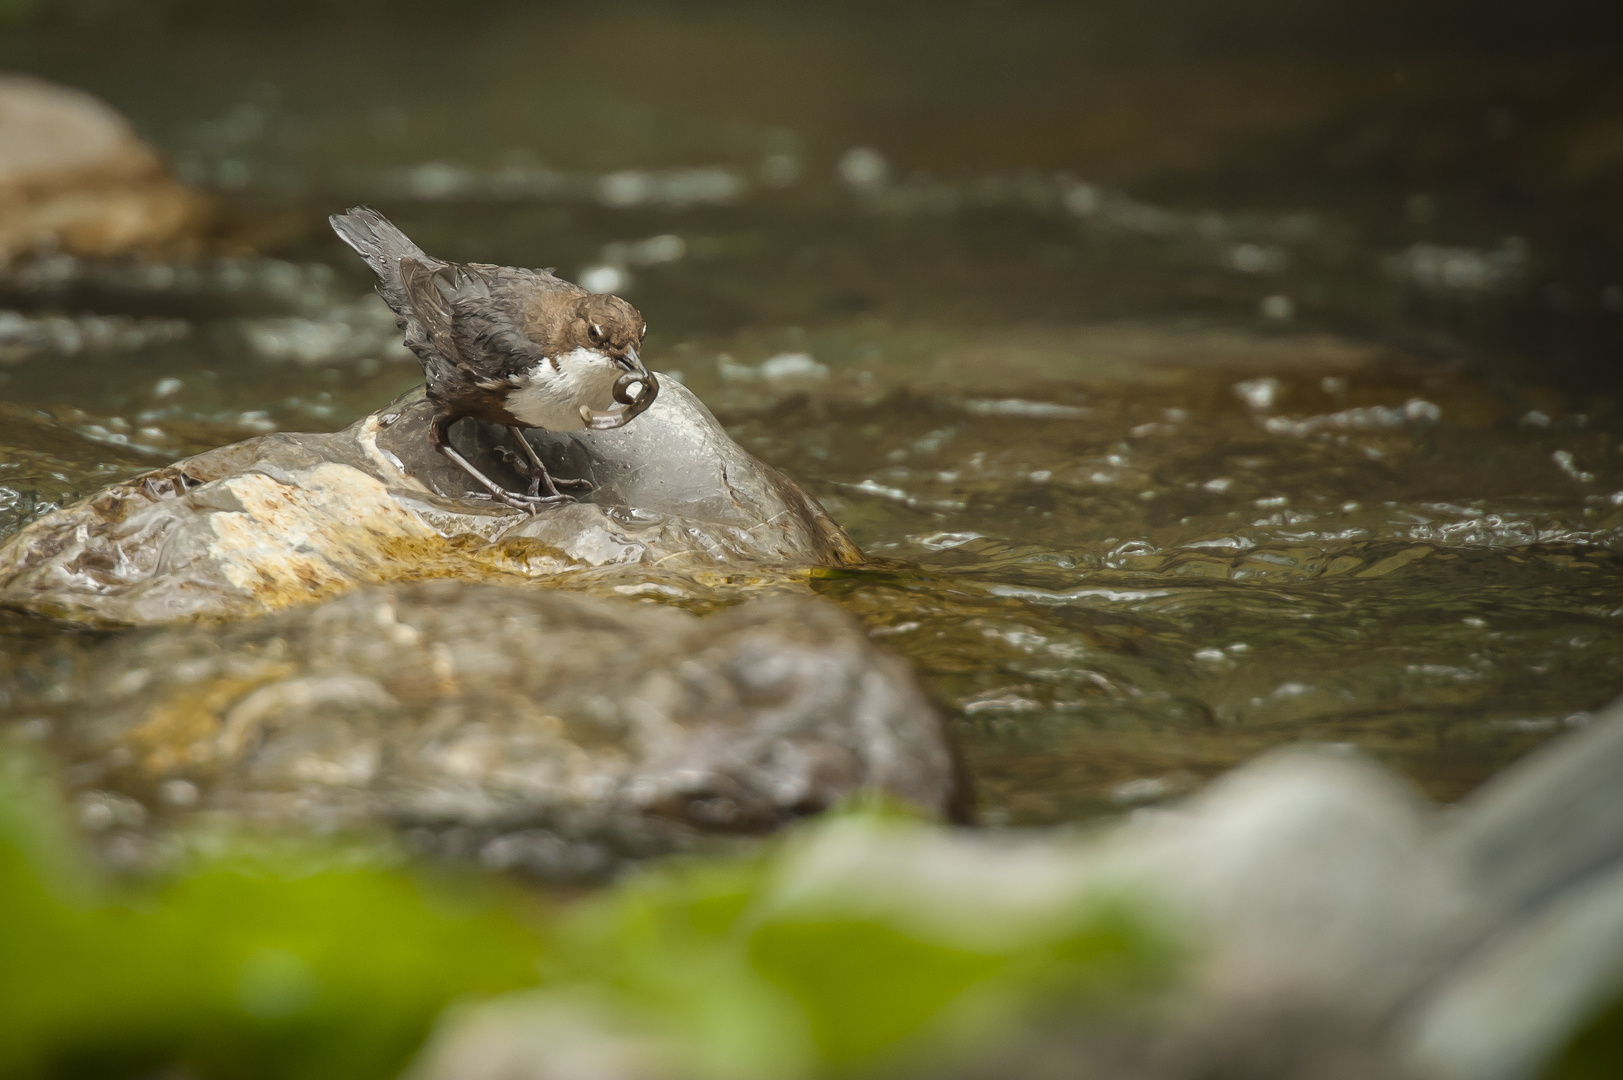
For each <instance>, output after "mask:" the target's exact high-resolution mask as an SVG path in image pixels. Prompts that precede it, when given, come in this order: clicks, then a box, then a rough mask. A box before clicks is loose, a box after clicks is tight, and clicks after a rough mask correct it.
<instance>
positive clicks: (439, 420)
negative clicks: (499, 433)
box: [428, 413, 574, 514]
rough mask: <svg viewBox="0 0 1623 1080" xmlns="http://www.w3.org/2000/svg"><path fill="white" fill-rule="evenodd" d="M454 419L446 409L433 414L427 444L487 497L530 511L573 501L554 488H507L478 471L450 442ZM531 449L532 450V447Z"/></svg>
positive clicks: (533, 511)
mask: <svg viewBox="0 0 1623 1080" xmlns="http://www.w3.org/2000/svg"><path fill="white" fill-rule="evenodd" d="M457 419H458V418H457V417H454V416H448V415H446V414H445V413H439V414H438V415H436V416H435V417H434V419H433V421H432V422H431V423H430V424H429V425H428V442H429V445H430V446H432V447H433V448H434V449H436V450H438V451H439V452H440V453H442V454H444V455H445V456H446V457H448V458H450V459H451V460H452V461H454V462H456V464H457V466H458V467H459V468H460V469H461V470H462V471H463V472H465V473H467V474H468V475H469V476H471V477H473V479H474V480H475V481H477V482H478V484H479V486H480V487H482V488H484V489H485V490H486V491H488V492H490V498H492V499H494V500H496V501H497V502H500V503H506V504H507V505H508V506H513V507H517V508H518V509H520V510H528V511H529V512H530V513H532V514H533V513H535V512H536V511H537V510H539V509H540V508H541V507H543V506H551V505H552V504H553V503H560V502H572V501H574V500H573V499H572V498H571V497H570V496H568V495H560V494H558V492H557V491H556V490H554V491H553V493H552V494H551V495H520V494H519V493H518V492H516V491H508V490H507V489H506V488H504V487H502V486H501V485H500V484H498V483H496V481H494V480H492V479H491V478H490V477H488V476H486V475H485V474H484V473H482V472H480V471H479V469H478V468H477V467H476V466H475V465H474V463H473V462H471V461H469V460H468V459H467V458H465V457H463V456H462V455H461V454H459V453H458V452H457V450H456V448H455V447H453V446H452V445H451V438H450V436H451V425H452V424H454V423H456V421H457ZM531 452H532V453H533V452H534V451H533V449H532V451H531Z"/></svg>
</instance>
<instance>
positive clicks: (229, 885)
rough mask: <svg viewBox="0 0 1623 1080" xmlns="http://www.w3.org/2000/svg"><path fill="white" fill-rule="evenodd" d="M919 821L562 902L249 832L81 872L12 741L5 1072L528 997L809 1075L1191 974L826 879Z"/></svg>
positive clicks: (1100, 931)
mask: <svg viewBox="0 0 1623 1080" xmlns="http://www.w3.org/2000/svg"><path fill="white" fill-rule="evenodd" d="M927 831H928V830H927V829H926V828H925V827H923V826H920V825H918V824H916V823H913V822H909V821H906V820H901V819H897V818H893V817H886V816H884V815H874V814H866V815H863V814H855V815H846V816H843V817H836V818H835V819H833V820H832V821H830V822H828V823H826V824H820V825H814V826H812V827H810V828H808V829H805V830H802V831H801V832H800V833H798V834H796V835H794V836H791V837H790V838H788V839H787V840H785V841H782V842H780V843H777V844H775V845H773V846H772V847H771V848H769V849H768V850H765V851H763V852H762V853H760V854H758V855H755V856H751V857H745V858H732V859H710V860H683V861H673V862H668V863H666V864H664V865H663V866H660V867H657V868H654V869H651V870H649V871H646V872H644V873H641V874H638V875H636V876H634V877H633V878H631V879H630V880H628V881H626V882H624V883H622V884H621V885H618V886H615V887H614V888H611V889H608V890H606V891H604V892H603V893H601V894H599V895H597V896H595V897H592V898H589V899H587V900H584V901H580V902H578V903H576V904H573V905H571V906H570V907H569V909H568V910H565V911H561V912H554V913H552V914H550V915H543V913H541V912H540V911H539V910H538V909H537V906H536V904H535V903H534V901H533V900H532V899H529V898H527V897H526V895H525V894H523V893H521V892H520V891H519V890H517V889H516V888H510V887H506V886H500V885H496V884H492V883H490V882H488V881H481V880H473V879H469V880H464V881H462V882H460V883H459V884H458V885H457V887H456V889H455V892H456V894H457V895H455V896H453V895H452V891H453V890H452V887H451V883H450V882H447V881H445V880H443V879H439V880H436V879H433V878H431V877H428V876H425V875H423V874H420V873H411V872H408V871H407V870H405V869H402V868H400V867H399V866H395V865H391V864H390V863H389V862H388V861H387V860H386V859H385V858H383V857H381V856H379V855H378V854H377V853H376V852H373V853H370V854H368V853H367V852H365V851H363V850H360V849H349V850H344V849H336V848H331V847H329V848H325V849H321V850H314V851H312V850H306V851H303V852H293V851H289V850H286V849H276V850H272V851H271V852H270V853H269V854H267V853H266V852H265V851H264V850H260V851H259V852H258V853H257V854H245V853H244V850H243V849H242V848H241V847H240V846H239V848H238V849H237V850H236V851H235V852H232V851H226V852H223V853H220V854H216V855H213V856H209V857H206V858H200V859H198V860H197V861H196V862H195V863H194V864H193V865H192V866H191V867H190V869H188V870H187V871H185V872H184V873H181V874H178V875H176V876H175V877H173V878H172V879H171V880H168V881H166V882H164V883H162V884H160V885H155V886H151V887H147V888H143V889H140V890H129V889H118V888H114V887H112V886H110V885H109V884H107V883H106V882H103V881H99V880H98V879H97V878H96V877H95V875H93V874H92V873H91V872H89V871H88V870H87V869H86V867H85V865H84V862H83V858H82V855H81V853H80V850H79V847H78V842H77V839H76V838H75V837H74V836H73V835H72V832H71V830H69V829H68V828H66V827H65V826H64V824H63V821H62V817H61V814H60V810H59V808H58V807H57V805H56V804H55V802H54V801H53V798H52V793H51V792H50V790H49V789H48V788H47V787H46V786H45V785H43V784H41V783H40V782H39V781H38V780H37V779H36V778H35V774H34V773H31V772H30V771H29V770H27V769H25V768H23V767H22V766H21V765H19V764H18V762H17V761H16V760H15V758H12V759H10V760H8V759H6V758H5V757H4V756H3V755H0V920H3V921H0V926H3V931H0V1077H6V1078H11V1077H17V1078H23V1077H29V1078H33V1077H80V1076H83V1077H91V1076H94V1077H97V1078H111V1077H120V1076H139V1075H149V1074H150V1073H151V1071H152V1070H153V1069H154V1068H156V1067H160V1066H168V1065H178V1066H181V1067H183V1068H184V1070H185V1074H186V1075H189V1076H200V1077H211V1078H212V1077H219V1078H234V1077H242V1078H261V1077H263V1078H271V1077H287V1078H294V1077H297V1078H300V1080H311V1078H316V1080H319V1078H322V1077H334V1078H337V1077H344V1078H347V1080H359V1078H367V1077H387V1076H393V1075H396V1074H397V1073H398V1072H399V1071H400V1070H401V1068H402V1067H403V1066H404V1065H405V1064H406V1063H407V1062H408V1061H409V1060H410V1058H411V1056H412V1054H413V1053H414V1051H415V1050H416V1049H417V1047H418V1046H419V1045H420V1044H421V1043H422V1041H423V1039H424V1037H425V1036H426V1035H427V1034H428V1032H429V1030H430V1027H431V1025H432V1024H433V1022H434V1020H435V1018H436V1016H438V1015H439V1014H440V1012H441V1010H442V1009H443V1008H444V1007H445V1006H446V1005H448V1004H451V1003H453V1002H456V1001H458V1000H462V1001H466V1000H469V999H475V1000H476V999H478V998H479V997H481V996H484V995H491V994H496V993H500V992H502V991H507V990H512V989H516V988H522V987H545V988H547V990H546V993H547V994H551V995H552V996H553V997H559V996H563V997H568V996H569V995H576V996H578V997H580V998H582V999H585V998H590V999H591V1000H592V1001H594V1002H598V1003H604V1002H606V1003H607V1004H608V1008H609V1009H610V1010H611V1011H612V1013H613V1014H614V1015H613V1019H614V1022H615V1023H616V1024H619V1025H621V1026H624V1027H629V1028H633V1029H635V1030H638V1031H642V1032H646V1033H647V1034H649V1035H650V1036H652V1037H655V1038H657V1039H660V1040H662V1042H663V1044H664V1045H667V1046H669V1047H670V1048H671V1053H672V1054H673V1055H675V1056H676V1057H679V1058H681V1059H682V1060H681V1061H680V1062H679V1065H680V1066H682V1067H683V1071H686V1072H689V1073H690V1074H691V1075H696V1076H701V1077H740V1078H741V1077H745V1076H762V1075H774V1076H786V1077H793V1076H803V1077H812V1076H817V1075H831V1074H837V1073H841V1072H844V1071H847V1070H848V1069H849V1068H851V1067H853V1066H860V1067H872V1066H875V1065H883V1064H884V1063H885V1062H886V1061H887V1060H890V1059H893V1058H895V1057H897V1056H903V1055H909V1054H911V1053H914V1052H916V1051H917V1050H918V1048H919V1047H920V1046H922V1045H924V1044H926V1043H928V1044H931V1045H934V1046H937V1047H940V1046H943V1045H947V1044H952V1045H958V1044H960V1043H961V1042H962V1041H963V1040H966V1039H973V1038H974V1037H975V1035H976V1034H977V1033H980V1034H981V1035H985V1034H987V1033H988V1032H990V1031H991V1030H993V1029H995V1028H996V1026H997V1024H998V1022H999V1019H1000V1018H1007V1017H1008V1016H1010V1015H1012V1014H1015V1013H1019V1012H1023V1011H1025V1010H1027V1009H1028V1008H1029V1007H1031V1006H1032V1005H1033V1004H1034V1003H1037V1002H1046V1003H1054V1002H1061V1001H1070V1002H1075V1001H1077V1000H1089V1001H1096V1000H1098V999H1099V998H1100V997H1101V996H1111V997H1116V996H1120V995H1133V994H1137V993H1138V992H1140V991H1143V990H1146V989H1150V988H1153V987H1154V986H1156V985H1158V984H1160V983H1161V982H1163V981H1164V979H1165V977H1166V976H1167V975H1168V974H1169V973H1170V972H1171V971H1172V970H1173V969H1174V967H1175V965H1176V960H1177V954H1176V952H1175V950H1172V949H1170V948H1169V947H1168V946H1167V945H1166V944H1165V942H1164V939H1163V938H1162V937H1160V936H1158V935H1157V934H1156V933H1155V932H1153V931H1152V929H1151V928H1150V927H1149V926H1148V925H1147V924H1146V923H1145V921H1144V920H1143V919H1142V918H1141V917H1139V916H1138V915H1136V914H1135V913H1134V912H1133V910H1132V909H1131V908H1130V907H1129V906H1127V905H1125V904H1123V903H1119V902H1106V901H1097V902H1088V903H1077V902H1075V899H1074V897H1073V898H1072V899H1070V900H1064V899H1063V898H1062V902H1060V903H1058V904H1055V903H1052V902H1049V903H1047V904H1046V906H1045V905H1044V904H1043V903H1038V904H1036V905H1035V906H1033V905H1031V904H1026V906H1025V907H1021V906H1020V905H1019V903H1017V904H1016V905H1015V906H1014V907H1013V908H1010V907H1008V906H1007V905H1004V906H1003V907H1002V908H999V909H998V910H996V911H974V910H969V909H963V910H959V909H956V908H954V907H953V906H952V900H951V898H950V897H948V898H946V900H947V902H946V903H945V905H944V906H943V905H942V904H941V902H940V901H941V900H942V897H941V896H940V895H939V893H940V890H934V893H935V895H933V896H932V895H931V894H929V893H926V892H917V891H916V892H913V893H908V891H907V889H906V888H905V887H901V888H899V887H897V881H899V880H901V879H900V878H897V879H896V880H893V881H891V882H890V883H889V884H887V883H886V882H885V881H883V880H880V881H875V880H874V877H875V875H873V874H872V873H869V872H866V871H865V872H862V873H858V874H855V875H850V874H847V875H846V876H845V877H844V878H842V877H840V875H839V874H838V873H834V874H832V875H830V874H829V873H825V872H824V870H823V869H819V868H820V867H821V868H824V869H826V868H827V866H829V865H836V869H837V864H838V862H839V857H841V856H843V855H844V853H847V852H850V851H853V850H857V849H861V848H863V845H868V846H869V847H870V848H872V846H873V845H874V844H876V843H877V844H879V845H880V846H881V847H882V846H883V844H885V843H900V844H903V845H905V844H906V843H909V842H910V841H909V839H908V838H909V837H912V836H917V835H920V834H923V833H926V832H927ZM870 853H871V852H870ZM831 855H832V856H835V858H834V859H833V863H832V864H831V863H830V857H831ZM819 860H821V862H819ZM883 876H884V875H882V874H881V875H879V877H880V878H883ZM830 880H832V881H833V882H834V885H833V887H831V888H822V889H821V890H819V888H817V887H816V886H817V885H818V884H819V883H824V882H828V881H830ZM853 881H855V882H858V883H861V882H868V883H869V884H871V885H872V886H873V887H872V888H871V889H870V888H868V887H867V886H864V885H860V884H859V885H858V886H856V887H853V886H852V884H851V883H852V882H853ZM808 882H810V883H811V884H812V886H813V887H811V888H809V889H808V888H807V883H808ZM921 897H925V898H926V899H922V900H921ZM931 904H934V905H935V906H936V907H937V909H938V910H936V911H934V913H933V914H932V913H930V912H925V911H923V910H922V908H923V907H928V906H930V905H931ZM955 1040H956V1041H955Z"/></svg>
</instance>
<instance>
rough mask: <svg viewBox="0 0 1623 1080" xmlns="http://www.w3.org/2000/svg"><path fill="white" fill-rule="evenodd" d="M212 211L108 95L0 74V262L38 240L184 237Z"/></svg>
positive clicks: (104, 251) (72, 242)
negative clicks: (174, 173) (106, 98)
mask: <svg viewBox="0 0 1623 1080" xmlns="http://www.w3.org/2000/svg"><path fill="white" fill-rule="evenodd" d="M211 213H212V208H211V204H210V203H209V200H208V199H207V198H206V197H204V196H203V195H201V194H199V193H197V192H195V191H193V190H192V189H191V188H188V187H186V186H185V185H183V184H181V183H179V182H177V181H176V180H174V179H173V178H171V177H170V176H169V173H168V170H167V168H166V167H165V165H164V162H163V159H162V158H161V157H159V155H158V153H157V151H155V150H154V149H152V147H150V146H148V145H147V144H146V143H145V142H143V141H142V140H141V139H140V137H139V136H137V135H136V134H135V131H134V129H133V128H131V127H130V124H129V122H128V121H127V120H125V119H124V118H123V117H122V116H120V115H119V114H118V113H117V112H116V111H114V110H113V109H112V108H110V107H109V106H108V105H107V104H106V103H104V102H102V101H99V100H97V99H96V98H94V97H92V96H91V95H89V94H87V93H85V92H84V91H82V90H74V89H71V88H69V87H65V86H57V85H55V84H54V83H49V82H46V81H44V80H43V79H36V78H31V77H29V76H26V75H0V266H4V265H5V264H6V263H8V262H9V261H11V260H12V259H14V258H16V257H17V256H18V255H21V254H24V253H26V252H28V251H30V250H34V249H37V248H40V247H45V248H49V249H58V250H63V251H67V252H69V253H71V254H74V255H84V256H91V257H100V258H106V257H110V256H117V255H126V254H130V253H135V252H140V253H150V252H154V251H166V250H172V249H175V248H177V247H184V246H185V245H186V244H187V243H188V242H189V241H190V240H191V239H193V238H194V237H196V236H197V234H198V233H199V232H200V231H201V229H202V228H203V227H204V226H205V225H206V224H207V222H208V219H209V217H210V215H211Z"/></svg>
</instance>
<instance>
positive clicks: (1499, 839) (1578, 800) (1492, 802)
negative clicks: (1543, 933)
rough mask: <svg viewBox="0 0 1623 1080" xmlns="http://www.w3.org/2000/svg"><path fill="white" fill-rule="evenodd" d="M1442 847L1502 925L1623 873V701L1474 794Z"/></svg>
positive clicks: (1447, 828) (1453, 819) (1451, 820)
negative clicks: (1589, 879) (1610, 873)
mask: <svg viewBox="0 0 1623 1080" xmlns="http://www.w3.org/2000/svg"><path fill="white" fill-rule="evenodd" d="M1439 846H1440V847H1441V848H1442V849H1443V850H1445V851H1447V852H1448V857H1449V858H1451V859H1456V860H1458V861H1459V862H1460V863H1461V864H1462V865H1463V866H1464V868H1465V872H1466V873H1467V874H1468V875H1469V878H1470V887H1471V888H1472V889H1473V890H1474V891H1476V892H1478V893H1480V894H1481V895H1482V896H1483V897H1484V898H1485V900H1486V901H1487V902H1488V903H1489V904H1491V905H1492V907H1493V908H1494V910H1495V913H1496V915H1497V918H1498V919H1499V920H1500V921H1508V920H1510V919H1512V918H1514V917H1515V916H1516V914H1517V913H1518V912H1522V911H1529V910H1531V909H1533V908H1535V907H1537V906H1538V905H1539V904H1540V903H1542V902H1543V901H1545V900H1547V899H1549V898H1551V897H1553V896H1554V895H1556V894H1557V893H1559V892H1561V891H1562V890H1564V889H1566V888H1568V887H1569V886H1571V885H1573V884H1575V883H1577V882H1580V881H1581V880H1582V879H1583V878H1585V877H1586V876H1588V875H1590V874H1594V873H1596V872H1598V871H1602V870H1604V869H1606V868H1608V867H1614V866H1619V865H1623V701H1620V702H1616V703H1614V704H1612V705H1611V706H1609V707H1608V708H1606V709H1605V710H1603V711H1601V712H1600V713H1599V714H1597V715H1596V716H1595V718H1594V719H1593V720H1592V721H1590V723H1589V725H1588V727H1587V728H1586V729H1584V730H1582V731H1580V732H1577V733H1575V734H1573V735H1569V736H1567V737H1566V738H1564V739H1557V740H1555V741H1554V742H1551V743H1547V744H1545V745H1544V746H1542V747H1540V748H1539V749H1538V750H1536V751H1534V752H1533V753H1532V754H1531V755H1529V756H1528V757H1526V758H1524V759H1523V760H1521V761H1519V762H1517V763H1516V764H1514V765H1512V766H1511V767H1510V768H1508V769H1506V770H1505V771H1504V772H1502V773H1500V774H1499V775H1498V776H1496V777H1494V778H1493V779H1492V780H1490V781H1489V782H1488V783H1486V784H1484V785H1483V786H1482V787H1481V788H1480V789H1478V790H1477V791H1475V792H1473V793H1472V794H1471V795H1470V796H1469V797H1468V798H1466V799H1465V800H1463V801H1462V802H1461V803H1460V804H1459V806H1458V807H1456V808H1455V809H1454V810H1453V811H1452V812H1451V813H1450V815H1449V817H1448V820H1447V822H1446V823H1445V825H1444V827H1443V830H1442V833H1441V835H1440V836H1439Z"/></svg>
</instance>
